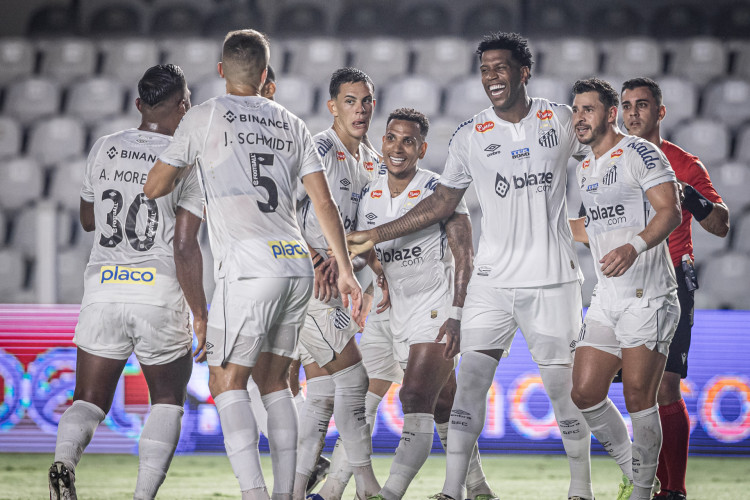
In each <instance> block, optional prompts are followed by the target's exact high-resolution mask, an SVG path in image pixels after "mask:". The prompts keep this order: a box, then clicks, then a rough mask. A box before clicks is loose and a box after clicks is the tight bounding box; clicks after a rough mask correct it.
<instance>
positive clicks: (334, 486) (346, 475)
mask: <svg viewBox="0 0 750 500" xmlns="http://www.w3.org/2000/svg"><path fill="white" fill-rule="evenodd" d="M382 400H383V396H378V395H377V394H375V393H374V392H370V391H367V394H366V395H365V415H366V420H367V423H368V424H370V433H372V432H373V430H374V429H375V419H376V418H377V417H378V406H379V405H380V402H381V401H382ZM351 477H352V468H351V466H350V465H349V461H348V460H347V458H346V452H345V451H344V445H343V443H342V442H341V436H339V438H338V439H337V440H336V446H335V447H334V448H333V455H332V456H331V468H330V472H329V473H328V477H327V478H326V481H325V483H323V487H322V488H321V489H320V491H319V492H318V494H319V495H320V496H322V497H323V498H325V499H326V500H339V499H340V498H341V496H342V495H343V494H344V490H345V489H346V485H347V484H349V480H350V479H351Z"/></svg>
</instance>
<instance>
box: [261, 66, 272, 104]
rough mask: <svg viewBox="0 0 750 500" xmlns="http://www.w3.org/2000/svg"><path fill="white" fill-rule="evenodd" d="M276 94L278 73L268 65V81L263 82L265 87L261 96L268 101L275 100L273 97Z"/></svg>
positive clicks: (262, 88)
mask: <svg viewBox="0 0 750 500" xmlns="http://www.w3.org/2000/svg"><path fill="white" fill-rule="evenodd" d="M275 94H276V72H275V71H274V70H273V68H272V67H271V65H270V64H269V65H268V73H267V74H266V81H265V82H263V87H261V89H260V95H261V96H262V97H265V98H266V99H271V100H272V101H273V100H274V98H273V96H274V95H275Z"/></svg>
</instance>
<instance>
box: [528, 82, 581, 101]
mask: <svg viewBox="0 0 750 500" xmlns="http://www.w3.org/2000/svg"><path fill="white" fill-rule="evenodd" d="M527 91H528V93H529V95H530V96H543V97H545V98H546V99H549V100H550V101H552V102H556V103H560V104H570V103H571V102H572V101H573V92H572V86H571V85H568V84H567V83H565V82H564V81H562V80H560V79H559V78H554V77H551V76H533V77H532V78H531V80H529V84H528V86H527Z"/></svg>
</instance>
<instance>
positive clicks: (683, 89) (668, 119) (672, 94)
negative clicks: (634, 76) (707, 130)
mask: <svg viewBox="0 0 750 500" xmlns="http://www.w3.org/2000/svg"><path fill="white" fill-rule="evenodd" d="M656 81H657V83H658V84H659V87H661V90H662V94H663V95H662V98H663V103H664V106H666V108H667V114H666V116H665V117H664V120H662V122H661V132H662V135H663V136H667V137H668V136H669V135H670V134H671V132H672V131H673V130H674V129H675V128H676V127H678V126H679V125H680V124H682V123H684V122H686V121H688V120H690V119H691V118H693V117H694V116H695V115H696V114H697V112H698V90H697V88H696V85H695V84H694V83H692V82H690V81H689V80H685V79H684V78H677V77H671V76H665V77H663V78H657V80H656Z"/></svg>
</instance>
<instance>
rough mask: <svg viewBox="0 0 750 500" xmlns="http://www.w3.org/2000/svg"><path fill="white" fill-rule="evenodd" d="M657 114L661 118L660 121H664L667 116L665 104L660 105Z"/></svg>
mask: <svg viewBox="0 0 750 500" xmlns="http://www.w3.org/2000/svg"><path fill="white" fill-rule="evenodd" d="M656 116H657V117H658V118H659V121H662V120H663V119H664V117H665V116H667V107H666V106H665V105H663V104H662V105H661V106H659V111H657V113H656Z"/></svg>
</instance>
